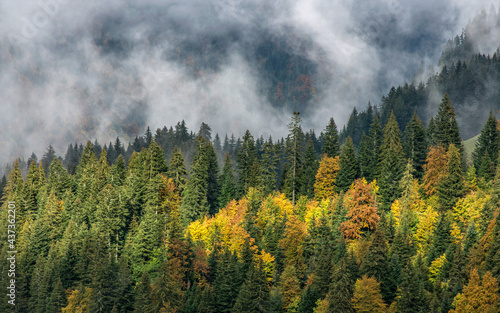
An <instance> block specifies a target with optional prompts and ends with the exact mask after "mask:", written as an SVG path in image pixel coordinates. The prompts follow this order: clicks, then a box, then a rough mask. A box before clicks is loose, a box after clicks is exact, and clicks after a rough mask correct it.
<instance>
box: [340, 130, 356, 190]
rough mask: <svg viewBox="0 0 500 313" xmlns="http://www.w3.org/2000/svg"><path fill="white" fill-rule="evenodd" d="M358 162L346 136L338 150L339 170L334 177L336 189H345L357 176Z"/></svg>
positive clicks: (350, 141)
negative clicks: (340, 148) (340, 149)
mask: <svg viewBox="0 0 500 313" xmlns="http://www.w3.org/2000/svg"><path fill="white" fill-rule="evenodd" d="M359 175H360V170H359V163H358V160H357V159H356V154H355V152H354V145H353V143H352V140H351V138H350V137H347V139H346V142H345V144H344V146H342V151H341V152H340V170H339V173H338V174H337V177H336V179H335V186H337V189H338V191H346V190H347V189H349V186H350V185H351V184H352V183H353V182H354V180H355V179H356V178H359Z"/></svg>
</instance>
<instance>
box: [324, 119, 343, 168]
mask: <svg viewBox="0 0 500 313" xmlns="http://www.w3.org/2000/svg"><path fill="white" fill-rule="evenodd" d="M322 143H323V148H322V149H321V153H322V154H326V155H327V156H329V157H332V158H333V157H335V156H337V155H339V153H340V138H339V132H338V130H337V125H335V121H334V120H333V118H330V122H329V123H328V125H327V126H326V129H325V132H324V133H323V137H322Z"/></svg>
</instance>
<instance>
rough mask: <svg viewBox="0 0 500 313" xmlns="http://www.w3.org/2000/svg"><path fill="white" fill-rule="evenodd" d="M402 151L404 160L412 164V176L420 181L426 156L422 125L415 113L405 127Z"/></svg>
mask: <svg viewBox="0 0 500 313" xmlns="http://www.w3.org/2000/svg"><path fill="white" fill-rule="evenodd" d="M403 150H404V153H405V156H406V158H407V159H410V160H411V162H412V166H413V169H414V172H413V173H412V174H413V176H415V178H418V179H422V178H423V176H424V169H423V166H424V164H425V159H426V156H427V144H426V138H425V129H424V125H423V124H422V121H421V120H420V118H419V117H418V116H417V113H416V112H415V113H414V114H413V116H412V118H411V120H410V122H409V123H408V125H406V129H405V134H404V139H403Z"/></svg>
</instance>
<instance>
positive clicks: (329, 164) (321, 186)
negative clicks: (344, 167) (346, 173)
mask: <svg viewBox="0 0 500 313" xmlns="http://www.w3.org/2000/svg"><path fill="white" fill-rule="evenodd" d="M339 170H340V160H339V157H338V156H336V157H334V158H332V157H329V156H327V155H326V154H325V155H323V157H322V158H321V161H320V163H319V169H318V172H317V174H316V182H315V183H314V194H315V196H316V199H318V200H319V199H325V198H331V197H333V196H334V195H335V184H334V183H335V178H336V177H337V174H338V173H339Z"/></svg>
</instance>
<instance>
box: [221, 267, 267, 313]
mask: <svg viewBox="0 0 500 313" xmlns="http://www.w3.org/2000/svg"><path fill="white" fill-rule="evenodd" d="M262 267H263V264H262V262H261V261H260V263H259V264H257V265H253V266H252V267H251V269H250V270H249V271H248V274H247V277H246V279H245V282H244V283H243V285H242V286H241V289H240V292H239V294H238V297H237V298H236V303H235V305H234V307H233V309H232V311H231V312H233V313H255V312H268V307H269V304H270V303H269V301H270V294H269V287H268V285H267V281H266V277H265V273H264V271H263V268H262Z"/></svg>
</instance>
